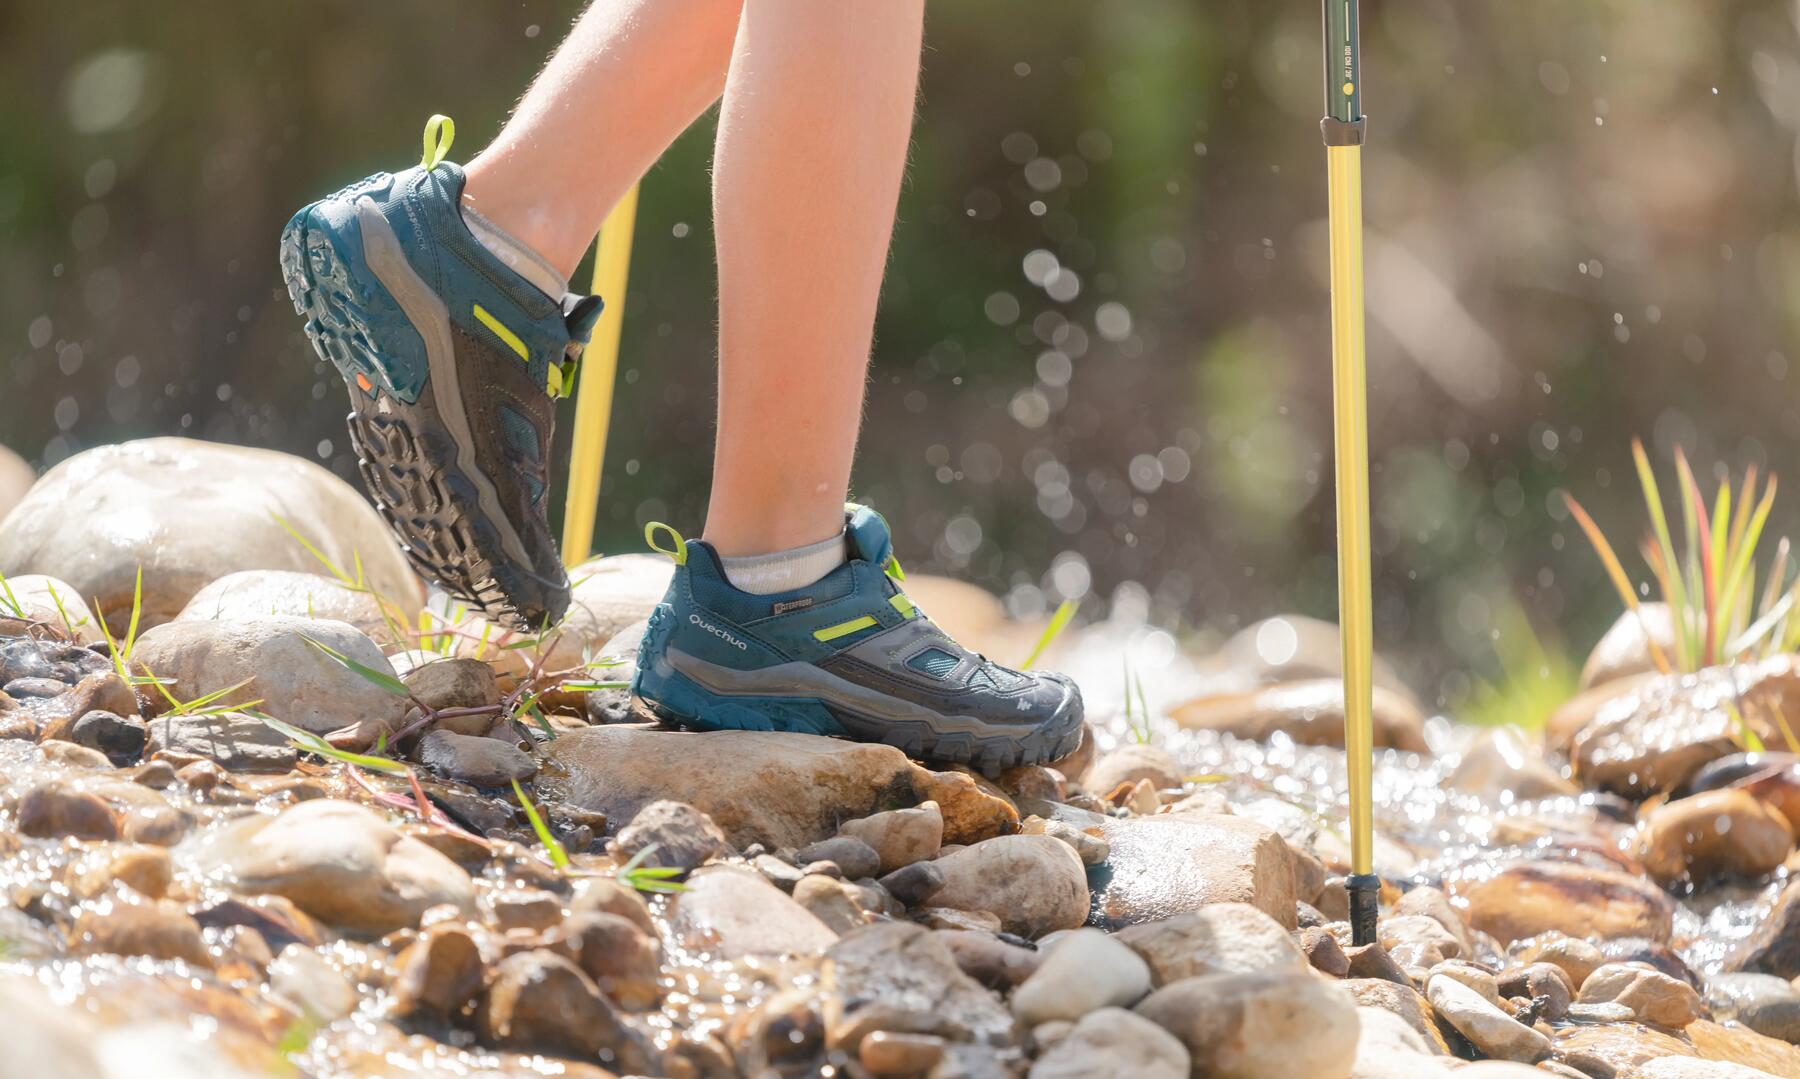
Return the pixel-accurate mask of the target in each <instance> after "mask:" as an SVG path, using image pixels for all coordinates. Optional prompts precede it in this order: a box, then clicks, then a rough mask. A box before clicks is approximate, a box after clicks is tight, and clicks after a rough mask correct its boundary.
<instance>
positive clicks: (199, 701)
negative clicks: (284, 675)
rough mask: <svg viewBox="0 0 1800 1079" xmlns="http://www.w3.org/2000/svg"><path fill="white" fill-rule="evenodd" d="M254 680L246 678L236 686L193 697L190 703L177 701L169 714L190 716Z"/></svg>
mask: <svg viewBox="0 0 1800 1079" xmlns="http://www.w3.org/2000/svg"><path fill="white" fill-rule="evenodd" d="M255 680H256V679H254V678H246V679H244V680H243V681H242V682H239V683H237V684H236V685H230V686H226V687H225V688H224V689H215V690H213V691H212V692H211V693H208V694H205V695H203V696H199V697H195V698H194V699H193V700H191V701H178V702H176V704H175V707H174V708H172V709H170V712H171V714H173V715H178V716H186V715H192V714H193V713H194V711H195V710H196V709H200V708H205V707H207V706H208V705H210V704H212V703H213V702H214V701H217V700H222V699H223V698H225V697H228V696H230V695H231V694H233V693H236V692H237V691H238V690H240V689H243V688H244V687H245V686H247V685H249V684H250V683H251V682H254V681H255ZM163 692H165V693H167V692H168V691H167V690H164V691H163ZM243 707H245V708H248V707H250V706H249V705H248V704H246V705H244V706H243Z"/></svg>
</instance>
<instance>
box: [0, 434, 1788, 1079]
mask: <svg viewBox="0 0 1800 1079" xmlns="http://www.w3.org/2000/svg"><path fill="white" fill-rule="evenodd" d="M0 464H5V465H6V467H5V468H0V474H6V475H14V474H17V472H18V469H17V468H16V467H14V466H13V465H12V464H8V463H6V462H0ZM12 486H13V487H15V488H18V490H17V491H14V490H12V489H9V488H6V487H4V486H0V573H4V574H5V580H6V587H5V589H0V886H3V887H4V895H5V898H6V900H7V902H6V903H4V904H0V1005H4V1006H5V1007H6V1008H7V1010H8V1012H9V1014H10V1016H11V1018H12V1022H11V1023H10V1024H9V1032H8V1035H7V1040H8V1051H7V1052H6V1053H4V1054H0V1077H10V1076H15V1075H16V1076H21V1077H23V1076H34V1077H41V1076H57V1077H64V1076H68V1077H85V1076H105V1077H124V1076H128V1075H129V1076H134V1077H137V1076H163V1075H168V1076H176V1075H180V1076H194V1077H237V1076H268V1075H290V1076H298V1075H306V1076H395V1077H399V1076H421V1075H425V1076H429V1075H445V1076H452V1075H454V1076H515V1075H563V1076H587V1077H599V1076H606V1075H648V1076H676V1077H688V1076H693V1077H706V1079H714V1077H719V1079H723V1077H730V1076H753V1077H763V1076H796V1077H797V1076H813V1075H822V1076H845V1075H847V1076H865V1077H866V1076H882V1077H906V1076H918V1077H933V1079H952V1077H969V1079H976V1077H1018V1076H1027V1075H1028V1076H1031V1077H1034V1079H1075V1077H1106V1076H1138V1077H1151V1079H1156V1077H1171V1079H1179V1077H1181V1076H1189V1075H1191V1076H1196V1077H1200V1076H1206V1077H1213V1076H1217V1077H1228V1079H1262V1077H1268V1079H1275V1077H1290V1076H1298V1077H1322V1079H1346V1077H1350V1076H1355V1077H1357V1079H1388V1077H1399V1079H1411V1077H1420V1079H1426V1077H1441V1076H1449V1075H1451V1074H1452V1073H1456V1074H1458V1075H1467V1076H1469V1077H1470V1079H1505V1077H1506V1076H1509V1075H1511V1076H1516V1077H1519V1079H1526V1077H1529V1076H1533V1075H1537V1076H1542V1075H1544V1074H1546V1073H1549V1074H1551V1075H1560V1076H1576V1077H1580V1076H1587V1077H1591V1079H1614V1077H1619V1079H1747V1077H1748V1079H1754V1077H1759V1076H1771V1075H1772V1076H1781V1077H1789V1079H1800V1045H1797V1043H1800V990H1797V989H1796V984H1795V979H1796V977H1797V976H1800V884H1790V880H1791V879H1792V877H1793V874H1794V871H1795V870H1796V869H1800V856H1797V855H1796V853H1795V830H1796V826H1797V825H1800V765H1797V763H1796V761H1795V759H1794V758H1793V757H1789V756H1786V755H1784V754H1779V753H1769V752H1762V753H1750V752H1746V751H1745V748H1744V745H1745V743H1746V742H1747V741H1750V739H1749V738H1748V737H1747V736H1746V733H1745V732H1746V730H1749V731H1753V732H1755V734H1756V736H1757V739H1758V740H1760V742H1762V743H1764V744H1766V745H1768V746H1771V747H1773V746H1780V745H1783V744H1784V739H1785V735H1784V734H1783V728H1784V726H1785V727H1787V728H1790V729H1791V728H1796V727H1800V658H1796V657H1793V656H1780V657H1776V658H1774V659H1770V660H1765V661H1762V662H1759V663H1757V664H1746V665H1743V666H1740V667H1736V668H1732V669H1725V668H1719V669H1713V670H1707V671H1702V672H1699V673H1698V674H1694V675H1684V676H1656V675H1652V674H1649V673H1646V671H1647V667H1648V663H1647V659H1646V658H1645V652H1646V645H1645V643H1644V640H1643V632H1642V629H1641V627H1640V624H1639V623H1637V622H1635V621H1633V622H1631V623H1621V626H1620V628H1619V629H1618V630H1616V631H1615V632H1614V633H1613V634H1611V635H1609V637H1608V639H1607V640H1606V641H1604V642H1602V645H1601V646H1600V647H1599V648H1598V649H1596V653H1595V656H1594V659H1593V660H1592V661H1591V662H1590V664H1589V667H1588V670H1587V671H1586V672H1585V674H1584V692H1583V693H1582V694H1581V695H1580V696H1578V697H1577V698H1575V699H1574V700H1572V701H1570V702H1569V703H1568V704H1567V705H1565V706H1564V707H1563V709H1561V710H1560V711H1559V712H1558V713H1557V714H1556V715H1555V716H1554V717H1553V718H1552V720H1551V722H1550V723H1549V725H1548V727H1547V729H1546V730H1544V731H1543V732H1541V733H1532V734H1526V733H1523V732H1520V731H1517V730H1513V729H1492V730H1476V729H1474V728H1470V727H1466V726H1461V725H1458V724H1456V723H1454V722H1453V721H1452V720H1451V719H1449V718H1446V717H1442V716H1433V715H1430V714H1429V710H1428V709H1425V708H1423V707H1422V706H1421V705H1420V703H1419V702H1418V701H1417V700H1416V699H1415V698H1414V696H1413V695H1412V694H1411V693H1410V692H1409V690H1408V688H1407V687H1406V686H1405V685H1404V684H1402V683H1401V682H1400V680H1399V679H1397V678H1395V677H1394V676H1393V674H1392V672H1389V671H1386V670H1385V669H1384V670H1381V671H1379V672H1378V679H1377V681H1378V685H1379V690H1378V695H1377V721H1378V722H1377V742H1378V744H1379V746H1380V747H1381V748H1380V752H1379V754H1378V760H1377V765H1376V771H1375V790H1376V810H1377V813H1376V817H1377V827H1378V832H1379V835H1378V842H1377V849H1376V858H1377V869H1378V870H1379V872H1380V874H1381V875H1382V877H1383V881H1384V887H1383V907H1382V919H1381V923H1380V937H1381V940H1380V943H1379V944H1376V945H1370V946H1367V947H1362V948H1358V947H1353V946H1352V945H1351V942H1350V939H1349V932H1348V927H1347V925H1346V924H1345V922H1344V921H1343V918H1344V916H1345V913H1346V895H1345V891H1344V885H1343V875H1344V873H1345V872H1346V870H1347V868H1348V866H1347V863H1348V856H1349V850H1348V834H1347V831H1346V829H1345V824H1344V820H1343V813H1342V806H1343V804H1344V757H1343V752H1342V750H1341V748H1340V745H1341V740H1342V736H1341V718H1342V701H1341V694H1340V692H1339V690H1338V688H1337V684H1336V680H1335V675H1336V673H1337V670H1336V660H1335V631H1334V630H1333V628H1332V627H1330V626H1326V625H1322V624H1319V623H1316V622H1312V621H1310V620H1307V619H1303V618H1299V617H1294V616H1287V617H1281V618H1275V619H1270V620H1268V621H1265V622H1262V623H1259V624H1257V625H1255V626H1252V627H1250V628H1249V629H1247V630H1245V631H1244V632H1243V633H1241V634H1239V635H1238V636H1237V637H1235V638H1233V639H1232V640H1231V641H1229V642H1227V643H1226V644H1225V645H1224V647H1223V648H1221V649H1219V650H1218V651H1216V652H1213V653H1211V654H1208V655H1203V656H1197V655H1191V654H1189V653H1188V652H1187V651H1186V650H1184V648H1183V647H1182V646H1181V644H1180V643H1179V642H1177V641H1176V640H1175V639H1174V638H1172V637H1170V636H1169V635H1168V634H1167V633H1165V632H1163V631H1161V630H1157V629H1154V628H1151V627H1148V626H1145V625H1143V624H1142V623H1141V620H1139V621H1134V620H1133V619H1132V617H1131V612H1130V611H1129V610H1128V609H1127V608H1128V607H1129V605H1128V604H1116V605H1115V607H1116V608H1118V609H1117V610H1116V611H1115V613H1114V616H1113V617H1112V619H1111V620H1109V621H1107V622H1105V623H1102V624H1099V625H1095V626H1091V627H1088V628H1086V629H1082V630H1078V631H1070V633H1069V634H1067V635H1065V636H1064V637H1063V638H1061V639H1059V640H1058V642H1057V643H1056V645H1055V648H1054V650H1053V653H1052V654H1051V655H1050V656H1049V657H1047V658H1046V659H1045V660H1044V661H1043V662H1044V663H1045V664H1046V665H1050V666H1058V667H1061V668H1063V669H1066V670H1069V671H1070V672H1071V673H1073V674H1075V675H1076V676H1077V677H1078V679H1079V680H1080V681H1081V682H1082V684H1083V687H1084V690H1085V691H1086V694H1087V697H1088V700H1089V706H1090V712H1091V713H1092V719H1093V724H1092V728H1091V731H1090V737H1089V739H1088V741H1087V742H1086V743H1085V744H1084V746H1083V747H1082V749H1081V750H1080V751H1078V752H1077V753H1076V754H1075V755H1073V756H1072V757H1071V758H1069V759H1067V760H1064V761H1059V762H1055V764H1054V766H1052V767H1030V768H1019V769H1014V770H1012V771H1010V772H1007V773H1005V774H1003V775H1000V776H996V777H985V776H978V775H974V774H971V773H968V772H966V771H961V770H955V769H940V768H934V767H932V766H930V765H929V764H924V763H920V762H916V761H910V760H908V759H906V757H905V756H904V755H903V754H901V753H900V752H899V751H897V750H894V749H891V748H888V747H884V746H863V745H854V744H851V743H847V742H840V741H834V740H828V739H819V738H809V737H805V736H795V735H784V734H775V733H768V732H730V733H714V734H701V733H694V732H684V731H675V730H668V729H663V728H660V727H657V726H656V725H654V724H651V723H647V722H645V721H644V720H643V717H642V716H640V715H639V714H637V713H636V712H635V711H634V710H633V708H632V707H631V704H630V702H629V701H628V699H627V698H626V696H625V694H624V693H623V692H622V691H621V690H620V689H618V688H617V687H616V686H615V685H614V683H616V682H618V681H621V680H623V679H624V678H625V677H627V676H628V673H629V670H630V663H631V661H632V652H631V649H632V646H633V645H634V643H635V640H636V635H637V629H636V627H635V623H637V622H638V621H639V620H641V619H642V618H643V617H644V615H645V613H646V612H647V610H648V608H649V606H650V604H651V603H653V602H654V600H655V599H656V598H657V597H658V596H659V595H660V593H661V590H662V587H663V585H664V583H665V582H666V580H667V573H668V570H667V568H666V566H665V565H664V564H662V563H661V562H660V560H657V559H653V558H649V557H645V556H639V555H619V556H614V557H606V558H600V559H596V560H594V561H591V562H589V563H587V564H586V565H585V566H583V567H581V568H580V569H578V570H577V571H576V572H575V578H576V580H577V581H578V585H577V589H576V591H577V598H576V606H575V608H574V611H573V613H572V614H571V615H570V617H569V618H568V619H567V620H566V621H565V623H564V624H563V625H562V626H560V627H557V628H556V629H555V630H554V631H552V632H550V633H546V634H543V635H541V636H539V637H535V638H530V639H519V638H517V637H514V636H511V635H508V634H506V633H503V632H501V631H498V630H496V629H494V628H493V627H491V626H487V625H486V624H484V623H482V622H481V621H480V620H479V619H477V618H474V617H471V616H469V615H468V614H467V612H464V611H461V610H458V609H457V608H455V607H454V606H453V605H450V604H447V603H446V602H445V601H444V600H443V599H442V598H441V597H435V596H433V595H432V594H430V593H429V592H428V591H427V589H426V588H425V587H424V586H423V585H422V584H421V583H420V582H419V581H418V580H417V579H416V578H414V577H413V576H412V574H411V573H410V571H409V570H408V568H407V565H406V562H405V560H404V557H403V556H402V555H401V554H400V552H398V551H396V550H395V549H394V548H393V546H392V544H391V542H390V541H389V540H388V539H387V536H386V532H385V530H384V529H383V528H382V526H381V523H380V521H379V520H378V519H377V518H376V517H375V515H374V513H373V511H372V510H370V509H369V508H368V507H367V506H366V504H365V503H363V501H362V500H361V498H360V497H359V496H358V495H357V494H356V493H355V492H354V491H353V490H351V489H350V488H348V487H347V486H345V485H344V484H342V483H341V482H339V481H338V480H336V479H335V478H333V477H331V476H330V475H329V474H327V473H325V472H324V471H322V470H320V469H318V468H316V467H315V466H312V465H310V464H308V463H306V462H303V461H299V460H296V459H293V458H287V457H283V456H281V455H277V454H270V453H266V452H263V451H255V450H245V449H238V448H231V447H219V446H210V445H206V444H201V443H194V442H188V441H184V440H174V439H157V440H150V441H145V442H138V443H131V444H127V445H124V446H120V447H112V448H106V449H100V450H93V451H89V452H88V453H85V454H82V455H80V456H79V457H76V458H73V459H71V460H70V461H67V462H64V463H63V464H62V465H60V466H58V467H57V468H56V469H53V470H52V471H51V472H50V473H48V474H47V475H45V476H43V477H42V478H39V479H37V480H36V482H35V483H33V484H30V485H29V486H27V485H25V484H23V483H16V484H13V485H12ZM14 499H16V500H17V505H16V506H10V507H9V505H8V504H7V503H8V501H11V500H14ZM9 508H10V512H8V510H9ZM140 569H141V581H140V574H139V571H140ZM908 591H909V593H910V594H911V595H912V596H913V598H914V599H915V601H917V602H918V603H919V605H920V606H922V607H923V608H925V609H926V610H928V611H930V612H931V613H932V615H933V616H934V617H935V618H937V619H939V620H940V621H941V622H942V623H944V624H945V625H946V628H948V629H950V630H951V631H952V632H954V633H957V634H958V635H959V636H961V637H963V638H965V639H966V640H968V641H970V642H971V643H972V644H973V645H975V646H976V647H980V648H983V649H985V650H988V651H990V652H991V654H993V655H995V656H997V657H998V658H1000V659H1002V660H1006V659H1009V658H1017V657H1018V656H1020V655H1023V654H1024V653H1025V652H1027V651H1028V650H1029V648H1030V644H1031V642H1032V641H1033V640H1034V639H1035V638H1036V636H1037V634H1038V632H1039V630H1040V628H1041V627H1039V626H1034V625H1029V624H1020V623H1017V622H1014V621H1011V620H1009V619H1008V618H1007V617H1006V616H1005V614H1004V612H1003V610H1002V608H1001V607H1000V605H999V604H998V602H997V601H994V600H993V599H991V598H990V597H987V596H986V595H985V594H983V593H980V592H978V591H976V590H972V589H970V588H968V586H964V585H958V584H955V583H954V582H948V581H934V580H931V579H918V578H915V579H911V580H909V581H908ZM134 612H135V618H134ZM1653 621H1654V620H1652V622H1653ZM134 623H135V624H134ZM1125 665H1129V666H1130V668H1131V670H1132V671H1133V672H1134V676H1135V677H1134V679H1133V681H1134V683H1135V681H1136V680H1137V679H1141V680H1142V682H1143V686H1144V689H1143V690H1142V692H1141V693H1134V694H1133V695H1132V697H1133V700H1132V703H1131V704H1129V705H1127V703H1126V700H1125V696H1126V695H1125V694H1124V693H1123V692H1122V691H1121V689H1122V687H1121V684H1120V682H1121V680H1120V677H1119V672H1120V670H1121V668H1122V666H1125ZM265 717H266V718H265ZM268 720H274V721H275V722H274V723H271V722H269V721H268ZM515 783H516V784H517V788H516V791H515V786H514V785H515ZM521 794H522V795H523V797H524V799H525V800H524V801H523V802H522V801H521V798H520V795H521ZM533 813H536V814H538V815H540V816H541V817H542V818H543V822H544V823H543V834H540V832H539V830H538V829H537V828H534V826H533V822H532V820H531V819H530V818H531V815H532V814H533Z"/></svg>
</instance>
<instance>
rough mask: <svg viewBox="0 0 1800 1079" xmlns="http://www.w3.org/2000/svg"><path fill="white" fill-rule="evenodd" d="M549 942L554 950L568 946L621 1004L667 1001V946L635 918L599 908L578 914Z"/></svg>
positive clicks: (647, 1005) (632, 1006)
mask: <svg viewBox="0 0 1800 1079" xmlns="http://www.w3.org/2000/svg"><path fill="white" fill-rule="evenodd" d="M548 942H549V943H550V945H551V947H553V948H566V949H567V950H568V951H569V952H570V953H571V954H572V956H573V958H574V960H575V963H576V965H578V966H579V967H581V969H582V971H583V972H585V973H586V974H587V976H588V977H590V978H592V979H594V983H595V984H596V985H598V986H599V987H600V991H601V992H603V993H605V994H606V996H607V998H608V999H610V1000H611V1001H613V1002H614V1003H615V1004H617V1005H618V1006H619V1007H621V1008H624V1009H626V1010H627V1011H648V1010H650V1009H652V1008H654V1007H656V1005H657V1002H658V1001H659V1000H661V999H662V985H661V960H662V945H661V944H659V943H658V942H657V939H656V938H655V937H654V936H652V935H651V934H649V933H646V932H644V931H643V929H641V928H640V927H639V926H638V925H637V924H636V923H634V922H632V921H631V920H630V919H628V918H623V917H620V916H619V915H617V914H603V913H598V912H588V913H584V914H577V915H574V916H573V917H571V918H569V919H568V920H567V921H565V922H564V923H563V924H562V927H561V928H560V929H559V930H558V931H557V933H556V934H554V935H552V937H550V938H548ZM559 942H560V944H559Z"/></svg>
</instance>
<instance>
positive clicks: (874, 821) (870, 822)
mask: <svg viewBox="0 0 1800 1079" xmlns="http://www.w3.org/2000/svg"><path fill="white" fill-rule="evenodd" d="M842 832H843V834H844V835H846V836H850V837H853V838H855V839H859V840H861V841H862V842H864V843H866V844H868V845H869V846H870V847H872V848H873V849H874V850H875V853H876V854H877V856H878V857H879V858H880V859H881V872H883V873H892V872H894V871H895V870H896V869H899V868H901V867H902V866H906V865H910V864H912V863H914V862H923V861H929V860H930V859H932V858H936V857H937V855H938V850H939V849H940V848H942V847H943V845H944V814H943V812H942V811H941V810H940V809H939V808H938V804H937V803H936V802H924V803H922V804H920V805H918V806H915V807H914V808H912V809H894V810H889V811H888V812H886V813H876V814H873V815H871V816H867V817H863V818H862V819H860V820H853V821H850V822H848V823H846V824H845V825H844V826H843V828H842Z"/></svg>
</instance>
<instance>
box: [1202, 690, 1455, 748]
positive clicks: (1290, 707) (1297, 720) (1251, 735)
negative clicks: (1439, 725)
mask: <svg viewBox="0 0 1800 1079" xmlns="http://www.w3.org/2000/svg"><path fill="white" fill-rule="evenodd" d="M1169 715H1170V717H1171V718H1172V719H1174V720H1175V722H1177V723H1179V724H1181V725H1182V726H1183V727H1186V728H1187V729H1189V730H1204V731H1217V732H1219V733H1220V734H1229V735H1231V736H1233V737H1236V738H1245V739H1249V740H1250V741H1255V742H1266V741H1268V740H1269V739H1270V737H1272V736H1273V735H1275V734H1277V733H1280V734H1283V735H1286V736H1287V737H1288V738H1290V739H1292V740H1293V741H1295V742H1297V743H1299V744H1300V745H1308V746H1342V745H1343V744H1344V686H1343V683H1342V682H1341V681H1340V680H1338V679H1336V678H1321V679H1315V680H1312V681H1306V682H1287V683H1283V684H1281V685H1275V686H1268V687H1266V688H1263V689H1255V690H1251V691H1249V692H1247V693H1230V694H1223V695H1219V696H1210V697H1198V698H1195V699H1194V700H1191V701H1188V702H1187V703H1185V704H1181V705H1177V706H1176V707H1175V708H1173V709H1171V710H1170V712H1169ZM1372 717H1373V721H1374V728H1375V745H1376V746H1377V747H1379V748H1382V749H1401V750H1406V751H1408V752H1411V753H1425V752H1428V751H1429V749H1430V747H1429V746H1427V745H1426V743H1425V715H1424V713H1423V712H1421V711H1419V707H1418V706H1417V705H1416V704H1414V703H1413V702H1412V701H1411V700H1410V699H1409V698H1407V697H1406V696H1403V695H1402V694H1399V693H1395V692H1393V691H1391V690H1387V689H1383V688H1381V687H1380V686H1376V687H1375V689H1374V711H1373V712H1372Z"/></svg>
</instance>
